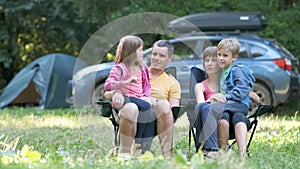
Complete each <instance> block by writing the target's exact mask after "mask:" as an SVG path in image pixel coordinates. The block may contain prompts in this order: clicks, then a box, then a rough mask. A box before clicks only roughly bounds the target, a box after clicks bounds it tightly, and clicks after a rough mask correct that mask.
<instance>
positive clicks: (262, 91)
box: [249, 83, 272, 115]
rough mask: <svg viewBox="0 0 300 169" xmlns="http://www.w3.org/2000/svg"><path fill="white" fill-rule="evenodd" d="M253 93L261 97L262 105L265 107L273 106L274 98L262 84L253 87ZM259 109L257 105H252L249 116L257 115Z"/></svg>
mask: <svg viewBox="0 0 300 169" xmlns="http://www.w3.org/2000/svg"><path fill="white" fill-rule="evenodd" d="M253 91H254V92H255V93H256V94H257V95H258V96H259V98H260V103H261V104H264V105H272V96H271V93H270V91H269V90H268V88H267V87H265V85H263V84H260V83H255V84H254V87H253ZM257 107H258V104H257V103H253V102H252V103H251V104H250V107H249V114H250V115H252V114H254V113H255V111H256V109H257Z"/></svg>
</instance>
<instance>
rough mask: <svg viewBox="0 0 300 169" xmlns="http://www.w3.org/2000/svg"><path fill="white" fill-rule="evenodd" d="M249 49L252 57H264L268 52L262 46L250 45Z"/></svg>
mask: <svg viewBox="0 0 300 169" xmlns="http://www.w3.org/2000/svg"><path fill="white" fill-rule="evenodd" d="M249 49H250V54H251V56H252V57H259V56H263V55H265V54H266V52H267V49H264V48H262V47H260V46H257V45H252V44H250V45H249Z"/></svg>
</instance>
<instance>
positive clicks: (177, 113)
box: [172, 106, 187, 120]
mask: <svg viewBox="0 0 300 169" xmlns="http://www.w3.org/2000/svg"><path fill="white" fill-rule="evenodd" d="M186 110H187V107H186V106H175V107H172V113H173V117H174V120H177V119H178V118H179V117H181V116H182V115H183V114H184V113H185V112H186Z"/></svg>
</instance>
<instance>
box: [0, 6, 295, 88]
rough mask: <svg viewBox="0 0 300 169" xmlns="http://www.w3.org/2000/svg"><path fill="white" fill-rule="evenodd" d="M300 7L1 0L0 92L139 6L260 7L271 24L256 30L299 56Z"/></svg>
mask: <svg viewBox="0 0 300 169" xmlns="http://www.w3.org/2000/svg"><path fill="white" fill-rule="evenodd" d="M299 8H300V7H299V4H298V1H297V0H295V1H288V0H286V1H280V0H272V1H260V0H252V1H238V0H230V1H229V0H215V1H210V0H201V1H197V2H196V1H181V0H172V1H171V0H165V1H157V0H148V1H140V0H113V1H111V0H102V1H99V0H88V1H81V0H64V1H61V0H27V1H22V0H14V1H11V0H1V1H0V25H1V27H0V35H1V36H0V72H1V74H0V92H1V89H2V88H3V87H4V86H5V85H6V84H7V83H8V82H9V81H10V80H11V79H12V78H13V77H14V75H15V74H16V73H17V72H18V71H19V70H21V69H22V68H23V67H24V66H26V65H27V64H28V63H30V62H32V61H33V60H34V59H36V58H38V57H41V56H43V55H45V54H49V53H55V52H62V53H67V54H71V55H74V56H78V55H79V53H80V50H81V48H82V47H83V46H84V44H85V42H86V41H87V40H88V39H89V38H90V37H91V35H93V34H94V33H95V32H96V31H97V30H98V29H100V28H101V27H103V26H104V25H106V24H107V23H110V22H111V21H113V20H116V19H118V18H120V17H122V16H126V15H129V14H133V13H141V12H162V13H167V14H171V15H175V16H178V17H179V16H184V15H188V14H193V13H200V12H214V11H260V12H262V14H264V15H265V16H266V18H267V20H268V24H269V26H268V27H267V29H265V30H264V31H262V32H258V33H259V34H260V35H263V36H265V37H269V38H274V39H277V40H278V42H279V43H281V44H282V45H283V46H285V47H286V48H287V49H288V50H290V51H291V52H292V53H293V54H294V55H295V56H296V57H297V58H298V59H300V49H299V48H298V46H300V42H299V40H298V39H297V38H298V37H297V36H295V35H298V34H299V31H300V25H299V24H300V21H299V17H298V16H299V11H300V9H299ZM158 24H159V23H158ZM120 29H121V28H120ZM279 35H280V36H279ZM159 38H163V37H162V36H160V35H149V36H144V37H143V39H144V41H145V47H149V46H150V45H151V44H152V43H153V41H155V40H157V39H159ZM113 45H114V44H112V46H113ZM110 52H111V51H110ZM111 53H112V52H111ZM112 54H113V55H114V53H112ZM109 60H111V59H110V58H105V59H104V61H109Z"/></svg>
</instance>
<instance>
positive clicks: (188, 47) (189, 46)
mask: <svg viewBox="0 0 300 169" xmlns="http://www.w3.org/2000/svg"><path fill="white" fill-rule="evenodd" d="M196 43H197V41H184V42H181V41H178V42H174V43H173V45H174V59H173V60H174V61H176V60H177V61H178V60H194V59H198V58H197V55H194V50H195V48H196Z"/></svg>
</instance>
